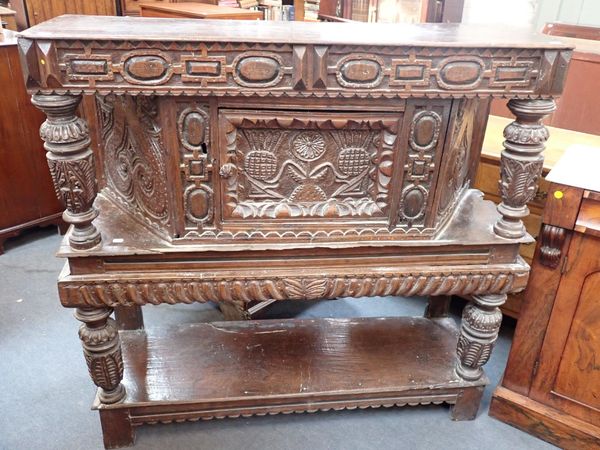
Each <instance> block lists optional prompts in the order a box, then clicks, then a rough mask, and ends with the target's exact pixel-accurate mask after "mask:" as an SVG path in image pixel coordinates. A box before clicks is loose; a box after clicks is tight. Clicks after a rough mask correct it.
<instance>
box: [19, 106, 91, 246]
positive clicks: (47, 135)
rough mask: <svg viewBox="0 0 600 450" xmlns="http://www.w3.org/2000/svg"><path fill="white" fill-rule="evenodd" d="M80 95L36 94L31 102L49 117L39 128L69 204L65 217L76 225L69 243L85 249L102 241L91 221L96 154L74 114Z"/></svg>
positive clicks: (61, 194) (58, 188)
mask: <svg viewBox="0 0 600 450" xmlns="http://www.w3.org/2000/svg"><path fill="white" fill-rule="evenodd" d="M80 101H81V96H75V95H34V96H33V97H32V99H31V102H32V103H33V104H34V105H35V106H36V107H37V108H39V109H41V110H42V111H43V112H44V113H45V114H46V117H47V120H46V121H45V122H44V123H43V124H42V126H41V128H40V136H41V138H42V139H43V140H44V148H45V149H46V150H47V151H48V153H47V154H46V157H47V159H48V166H49V168H50V173H51V174H52V179H53V181H54V188H55V191H56V195H57V196H58V198H59V199H60V200H62V201H63V202H64V204H65V206H66V208H67V209H66V210H65V212H64V213H63V219H64V220H65V222H67V223H71V224H73V225H74V227H73V229H72V231H71V234H70V235H69V243H70V244H71V246H72V247H73V248H75V249H78V250H86V249H89V248H92V247H94V246H96V245H98V244H99V243H100V239H101V238H100V233H99V232H98V230H97V229H96V227H94V225H92V220H94V219H95V218H96V216H97V215H98V212H97V211H96V210H95V209H94V207H93V206H92V204H93V202H94V199H95V198H96V191H97V188H96V173H95V168H94V156H93V154H92V150H91V149H90V137H89V131H88V127H87V124H86V123H85V121H84V120H83V119H81V118H80V117H77V116H76V115H75V112H76V109H77V106H78V105H79V102H80Z"/></svg>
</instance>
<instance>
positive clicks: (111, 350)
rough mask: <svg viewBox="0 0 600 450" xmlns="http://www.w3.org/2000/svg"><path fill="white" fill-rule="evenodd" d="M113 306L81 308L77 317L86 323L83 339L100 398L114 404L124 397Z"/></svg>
mask: <svg viewBox="0 0 600 450" xmlns="http://www.w3.org/2000/svg"><path fill="white" fill-rule="evenodd" d="M111 312H112V310H111V309H110V308H78V309H77V310H76V311H75V318H76V319H77V320H80V321H81V322H83V324H82V325H81V327H80V328H79V338H80V339H81V341H82V343H83V355H84V356H85V361H86V362H87V365H88V369H89V371H90V376H91V377H92V380H93V382H94V384H95V385H96V386H98V387H99V388H100V394H99V397H100V401H101V402H102V403H106V404H111V403H117V402H120V401H121V400H123V398H124V397H125V387H124V386H123V385H122V384H121V380H122V379H123V357H122V355H121V342H120V340H119V331H118V330H117V325H116V323H115V321H114V320H113V319H111V318H109V316H110V314H111Z"/></svg>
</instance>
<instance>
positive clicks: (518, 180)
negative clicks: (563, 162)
mask: <svg viewBox="0 0 600 450" xmlns="http://www.w3.org/2000/svg"><path fill="white" fill-rule="evenodd" d="M543 163H544V160H543V158H539V159H536V160H533V161H531V160H520V159H514V158H507V157H505V156H504V155H502V164H501V175H502V179H501V180H500V192H501V193H502V200H503V202H504V203H505V204H506V205H508V206H512V207H520V206H522V205H524V204H526V203H527V202H529V201H530V200H532V199H533V197H535V193H536V192H537V188H538V179H539V177H540V176H541V174H542V166H543Z"/></svg>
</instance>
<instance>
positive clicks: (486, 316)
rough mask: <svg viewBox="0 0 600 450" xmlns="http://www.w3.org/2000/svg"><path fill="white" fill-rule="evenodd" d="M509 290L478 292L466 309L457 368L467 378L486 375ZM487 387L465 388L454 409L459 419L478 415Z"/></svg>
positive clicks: (472, 378) (453, 411) (453, 416)
mask: <svg viewBox="0 0 600 450" xmlns="http://www.w3.org/2000/svg"><path fill="white" fill-rule="evenodd" d="M505 301H506V294H482V295H474V296H473V301H472V302H469V303H468V304H467V305H466V306H465V308H464V310H463V316H462V322H461V327H460V334H459V336H458V345H457V353H458V361H457V365H456V372H457V374H458V375H460V376H461V377H462V378H464V379H465V380H467V381H475V380H478V379H480V378H481V377H482V376H483V369H482V367H483V365H484V364H485V363H487V362H488V360H489V359H490V355H491V353H492V349H493V348H494V344H495V343H496V340H497V339H498V332H499V331H500V324H501V322H502V312H501V311H500V308H499V306H501V305H502V304H503V303H504V302H505ZM482 394H483V388H482V387H481V388H477V389H469V390H465V391H464V392H463V394H462V395H460V396H459V398H458V400H457V402H456V404H455V405H454V407H453V409H452V418H453V419H455V420H468V419H474V418H475V416H476V415H477V410H478V409H479V403H480V400H481V395H482Z"/></svg>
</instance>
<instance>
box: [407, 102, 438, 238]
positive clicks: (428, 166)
mask: <svg viewBox="0 0 600 450" xmlns="http://www.w3.org/2000/svg"><path fill="white" fill-rule="evenodd" d="M449 107H450V103H449V102H446V103H435V102H433V103H430V104H425V103H412V104H411V106H410V107H409V108H408V109H407V114H406V118H405V124H404V128H405V131H404V133H403V141H402V144H401V145H402V147H403V148H405V155H404V156H403V157H404V164H403V174H402V187H401V191H400V195H399V199H400V200H399V204H398V213H397V223H396V226H397V227H400V228H404V229H407V230H420V231H423V230H430V231H433V225H434V224H433V222H432V220H431V214H430V211H431V207H432V203H433V196H434V193H435V183H436V180H437V174H438V172H439V164H440V158H441V153H442V148H443V144H444V136H445V133H446V121H447V119H448V113H449ZM404 139H405V140H404Z"/></svg>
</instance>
